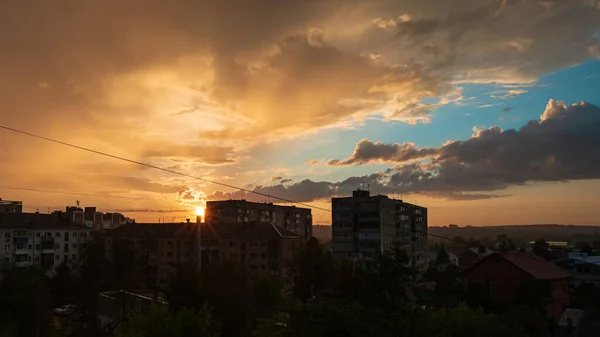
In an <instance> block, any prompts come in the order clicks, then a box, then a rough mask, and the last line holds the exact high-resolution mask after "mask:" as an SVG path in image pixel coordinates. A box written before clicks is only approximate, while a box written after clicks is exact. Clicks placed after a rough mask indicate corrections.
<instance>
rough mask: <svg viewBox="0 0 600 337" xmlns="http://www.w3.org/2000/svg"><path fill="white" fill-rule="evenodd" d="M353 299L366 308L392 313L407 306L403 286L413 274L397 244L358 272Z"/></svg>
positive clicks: (410, 281) (409, 280) (414, 273)
mask: <svg viewBox="0 0 600 337" xmlns="http://www.w3.org/2000/svg"><path fill="white" fill-rule="evenodd" d="M356 273H357V277H356V282H357V286H356V290H357V292H356V297H357V298H358V299H359V300H360V301H361V302H362V303H363V304H365V305H366V306H367V307H370V308H373V307H375V308H381V309H383V310H387V311H391V310H396V309H398V308H401V307H402V306H404V304H405V303H406V292H405V290H404V289H405V288H404V287H405V286H406V285H408V284H410V283H412V281H413V278H414V277H415V275H416V272H415V270H414V269H413V268H411V267H408V257H407V256H406V253H405V252H404V250H402V249H401V248H400V247H399V246H398V245H393V247H392V248H391V249H388V250H386V251H384V252H383V253H382V254H381V255H379V256H378V257H377V258H376V259H375V260H374V261H373V262H372V263H370V264H369V265H368V266H367V268H366V269H357V272H356Z"/></svg>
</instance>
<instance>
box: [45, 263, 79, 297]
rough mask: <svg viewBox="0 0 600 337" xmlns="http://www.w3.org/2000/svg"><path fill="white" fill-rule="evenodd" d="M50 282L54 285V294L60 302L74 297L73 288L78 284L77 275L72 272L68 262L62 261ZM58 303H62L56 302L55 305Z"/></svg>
mask: <svg viewBox="0 0 600 337" xmlns="http://www.w3.org/2000/svg"><path fill="white" fill-rule="evenodd" d="M50 284H51V287H52V294H53V296H54V298H55V299H57V300H58V301H59V302H60V301H64V300H67V299H69V298H71V299H72V298H73V296H74V295H75V294H74V292H73V289H74V288H75V286H76V280H75V275H73V273H72V272H71V268H70V267H69V265H68V263H67V262H63V263H61V264H60V265H59V266H58V267H57V268H56V271H55V273H54V276H53V277H52V280H51V282H50ZM58 304H60V303H55V305H58Z"/></svg>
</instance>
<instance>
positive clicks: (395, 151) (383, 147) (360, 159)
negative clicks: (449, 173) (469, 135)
mask: <svg viewBox="0 0 600 337" xmlns="http://www.w3.org/2000/svg"><path fill="white" fill-rule="evenodd" d="M436 152H437V150H436V149H433V148H418V147H417V146H416V145H415V144H414V143H404V144H398V143H396V144H384V143H382V142H377V143H373V142H372V141H369V140H367V139H362V140H361V141H360V142H358V143H357V144H356V148H355V149H354V152H353V153H352V155H351V156H350V157H349V158H348V159H345V160H337V159H332V160H329V161H328V162H327V165H330V166H344V165H361V164H368V163H370V162H374V161H379V162H403V161H408V160H413V159H421V158H424V157H428V156H431V155H434V154H435V153H436Z"/></svg>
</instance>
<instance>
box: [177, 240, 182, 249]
mask: <svg viewBox="0 0 600 337" xmlns="http://www.w3.org/2000/svg"><path fill="white" fill-rule="evenodd" d="M177 249H181V242H179V241H177Z"/></svg>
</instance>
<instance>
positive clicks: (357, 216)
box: [331, 190, 429, 271]
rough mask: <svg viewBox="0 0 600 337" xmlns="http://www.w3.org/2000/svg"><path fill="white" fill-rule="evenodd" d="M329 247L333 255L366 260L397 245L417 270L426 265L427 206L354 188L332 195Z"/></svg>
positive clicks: (427, 264) (424, 267) (422, 269)
mask: <svg viewBox="0 0 600 337" xmlns="http://www.w3.org/2000/svg"><path fill="white" fill-rule="evenodd" d="M331 203H332V237H333V238H332V249H333V255H334V257H335V258H337V259H344V258H347V259H353V260H355V261H358V262H361V261H369V260H371V259H373V258H374V257H376V256H377V254H380V253H381V252H383V251H385V250H387V249H390V248H392V246H393V245H399V246H400V247H401V248H402V249H404V250H405V251H406V252H407V255H408V257H409V259H410V263H411V265H412V266H414V267H415V268H416V269H417V270H418V271H425V270H427V268H428V266H429V258H428V249H427V208H425V207H421V206H417V205H414V204H409V203H406V202H403V201H402V200H395V199H390V198H388V197H387V196H383V195H377V196H371V195H370V193H369V192H368V191H363V190H356V191H354V192H353V193H352V197H346V198H332V199H331Z"/></svg>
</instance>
